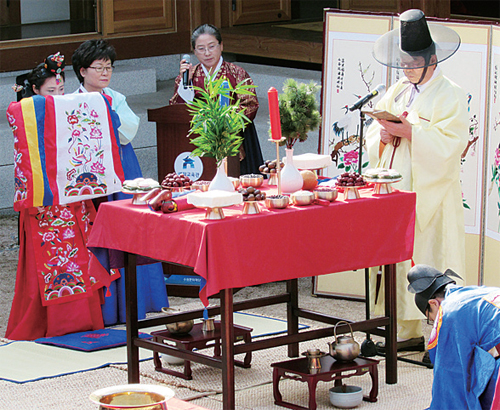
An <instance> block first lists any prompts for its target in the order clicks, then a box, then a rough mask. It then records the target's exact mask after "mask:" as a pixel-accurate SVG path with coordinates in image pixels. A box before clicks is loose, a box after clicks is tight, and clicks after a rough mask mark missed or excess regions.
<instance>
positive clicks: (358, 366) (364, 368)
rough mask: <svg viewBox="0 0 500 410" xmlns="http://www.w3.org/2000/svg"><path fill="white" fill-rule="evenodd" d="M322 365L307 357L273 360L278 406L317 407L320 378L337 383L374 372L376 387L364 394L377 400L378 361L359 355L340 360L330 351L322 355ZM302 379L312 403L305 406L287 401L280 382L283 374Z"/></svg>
mask: <svg viewBox="0 0 500 410" xmlns="http://www.w3.org/2000/svg"><path fill="white" fill-rule="evenodd" d="M320 360H321V369H313V370H310V369H309V363H308V359H307V357H304V358H300V359H294V360H288V361H286V362H279V363H273V364H271V366H272V367H274V370H273V394H274V403H275V404H277V405H278V406H283V407H288V408H289V409H294V410H316V385H317V384H318V382H319V381H322V382H328V381H330V380H335V383H334V386H340V385H342V379H345V378H348V377H352V376H361V375H363V374H365V373H367V372H370V377H371V379H372V389H371V391H370V394H369V395H368V396H364V397H363V400H366V401H370V402H376V401H377V395H378V368H377V365H378V361H377V360H373V359H366V358H361V357H358V358H356V359H354V360H353V361H352V362H337V361H336V360H335V359H334V358H333V357H331V356H330V355H326V356H324V357H322V358H321V359H320ZM347 372H349V373H347ZM282 377H283V378H284V379H292V380H298V381H301V382H307V385H308V387H309V407H302V406H299V405H297V404H293V403H288V402H286V401H283V397H282V396H281V393H280V390H279V382H280V379H281V378H282Z"/></svg>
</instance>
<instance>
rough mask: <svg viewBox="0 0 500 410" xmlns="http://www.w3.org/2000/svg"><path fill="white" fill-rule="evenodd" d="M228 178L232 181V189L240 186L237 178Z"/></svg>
mask: <svg viewBox="0 0 500 410" xmlns="http://www.w3.org/2000/svg"><path fill="white" fill-rule="evenodd" d="M229 180H230V181H231V182H232V183H233V186H234V189H236V188H238V187H239V186H240V179H239V178H234V177H229Z"/></svg>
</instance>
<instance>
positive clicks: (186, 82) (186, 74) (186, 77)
mask: <svg viewBox="0 0 500 410" xmlns="http://www.w3.org/2000/svg"><path fill="white" fill-rule="evenodd" d="M182 60H184V61H185V62H186V63H187V64H189V63H190V62H191V56H190V55H189V54H184V55H183V56H182ZM182 84H183V85H184V88H188V85H189V70H186V71H184V72H183V73H182Z"/></svg>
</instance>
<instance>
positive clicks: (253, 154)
mask: <svg viewBox="0 0 500 410" xmlns="http://www.w3.org/2000/svg"><path fill="white" fill-rule="evenodd" d="M221 77H226V78H227V80H228V81H229V82H230V83H231V85H232V86H233V87H234V86H236V85H237V84H239V83H240V82H242V81H243V80H247V84H253V81H252V79H251V78H250V75H249V74H248V73H247V72H246V71H245V70H244V69H243V68H241V67H239V66H237V65H236V64H233V63H230V62H227V61H223V62H222V65H221V68H220V69H219V71H218V72H217V76H216V78H217V79H218V78H221ZM192 82H193V85H194V86H196V87H200V88H204V86H205V72H204V71H203V68H202V67H201V64H197V65H196V66H195V69H194V74H193V79H192ZM180 85H181V86H182V76H181V75H180V74H179V75H178V76H177V78H176V79H175V85H174V96H173V97H172V98H171V99H170V104H183V103H185V101H184V100H183V99H182V97H181V96H180V95H179V94H178V89H179V86H180ZM253 92H254V93H255V89H254V90H253ZM194 98H199V93H196V92H195V97H194ZM233 98H234V100H237V99H240V106H241V107H242V108H243V109H244V110H245V115H246V116H247V117H248V119H249V120H250V121H251V122H250V124H248V125H247V127H246V128H245V130H244V131H243V144H242V146H243V151H244V154H243V156H244V157H243V159H242V161H241V162H240V173H241V174H242V175H244V174H252V173H259V166H260V165H262V164H263V163H264V159H263V157H262V152H261V149H260V144H259V138H258V136H257V131H256V129H255V125H254V123H253V121H254V119H255V116H256V115H257V110H258V109H259V101H258V99H257V96H256V95H240V96H233Z"/></svg>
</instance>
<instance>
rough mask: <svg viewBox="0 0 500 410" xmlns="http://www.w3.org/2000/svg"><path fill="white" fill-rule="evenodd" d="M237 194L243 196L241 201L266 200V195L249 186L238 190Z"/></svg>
mask: <svg viewBox="0 0 500 410" xmlns="http://www.w3.org/2000/svg"><path fill="white" fill-rule="evenodd" d="M238 192H239V193H240V194H241V195H243V201H246V202H249V201H263V200H264V199H266V193H265V192H262V191H261V190H260V189H257V188H254V187H253V186H249V187H246V188H240V189H238Z"/></svg>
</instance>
